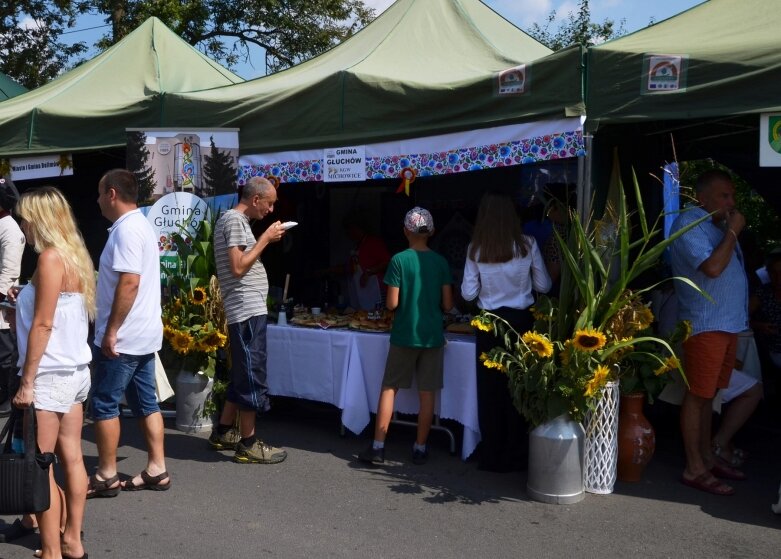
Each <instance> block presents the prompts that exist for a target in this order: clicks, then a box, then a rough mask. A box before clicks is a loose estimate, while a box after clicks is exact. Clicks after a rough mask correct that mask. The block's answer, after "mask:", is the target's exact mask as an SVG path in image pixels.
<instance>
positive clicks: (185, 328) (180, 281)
mask: <svg viewBox="0 0 781 559" xmlns="http://www.w3.org/2000/svg"><path fill="white" fill-rule="evenodd" d="M172 240H173V242H174V243H176V245H177V254H178V256H179V266H178V267H177V270H178V273H175V274H173V275H171V276H170V277H169V278H168V281H167V285H168V287H169V294H168V297H167V300H166V302H165V304H164V305H163V337H164V339H165V340H166V341H167V343H168V344H169V346H170V347H171V349H173V351H174V352H175V353H176V354H178V356H179V357H180V359H181V367H182V369H183V370H190V371H195V372H199V373H202V374H205V375H206V376H208V377H209V378H214V374H215V367H216V361H217V351H218V350H219V349H220V348H223V347H225V345H226V344H227V341H228V338H227V336H226V326H225V315H224V311H223V305H222V297H221V296H220V289H219V284H218V283H217V278H216V276H215V264H214V252H213V250H214V249H213V246H212V222H211V220H209V219H204V220H203V221H202V222H201V224H200V225H199V227H198V229H197V231H196V232H195V234H193V235H189V236H188V234H187V233H186V232H182V233H181V234H177V235H174V236H173V237H172Z"/></svg>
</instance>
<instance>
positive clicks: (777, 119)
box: [759, 113, 781, 167]
mask: <svg viewBox="0 0 781 559" xmlns="http://www.w3.org/2000/svg"><path fill="white" fill-rule="evenodd" d="M759 166H760V167H781V113H763V114H761V115H759Z"/></svg>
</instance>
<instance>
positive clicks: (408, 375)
mask: <svg viewBox="0 0 781 559" xmlns="http://www.w3.org/2000/svg"><path fill="white" fill-rule="evenodd" d="M444 360H445V346H442V347H425V348H420V347H402V346H397V345H391V346H390V349H389V350H388V359H387V361H386V362H385V375H384V376H383V378H382V385H383V386H389V387H391V388H409V387H410V386H412V378H413V377H415V378H416V379H417V381H418V390H422V391H425V392H430V391H431V392H433V391H434V390H440V389H441V388H442V386H444V383H443V377H444V373H443V369H444Z"/></svg>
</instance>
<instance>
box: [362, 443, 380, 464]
mask: <svg viewBox="0 0 781 559" xmlns="http://www.w3.org/2000/svg"><path fill="white" fill-rule="evenodd" d="M358 460H360V461H361V462H365V463H366V464H374V465H375V466H379V465H381V464H384V463H385V449H384V448H374V447H372V445H369V448H367V449H366V450H364V451H362V452H361V453H360V454H358Z"/></svg>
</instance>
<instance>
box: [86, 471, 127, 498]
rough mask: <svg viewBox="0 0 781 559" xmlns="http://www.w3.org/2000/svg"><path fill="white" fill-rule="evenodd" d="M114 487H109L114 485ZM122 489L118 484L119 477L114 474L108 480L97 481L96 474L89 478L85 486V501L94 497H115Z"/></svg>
mask: <svg viewBox="0 0 781 559" xmlns="http://www.w3.org/2000/svg"><path fill="white" fill-rule="evenodd" d="M115 483H116V484H117V486H116V487H111V486H112V485H114V484H115ZM121 489H122V485H121V484H120V482H119V476H118V475H117V474H114V475H113V476H111V477H110V478H108V479H98V474H96V473H95V474H92V475H91V476H89V485H88V486H87V499H92V498H94V497H116V496H117V495H119V492H120V491H121Z"/></svg>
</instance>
